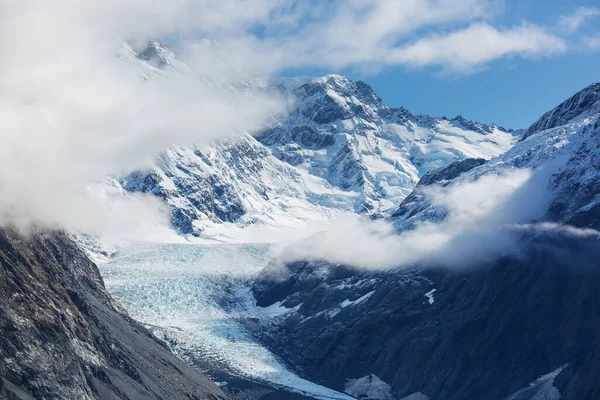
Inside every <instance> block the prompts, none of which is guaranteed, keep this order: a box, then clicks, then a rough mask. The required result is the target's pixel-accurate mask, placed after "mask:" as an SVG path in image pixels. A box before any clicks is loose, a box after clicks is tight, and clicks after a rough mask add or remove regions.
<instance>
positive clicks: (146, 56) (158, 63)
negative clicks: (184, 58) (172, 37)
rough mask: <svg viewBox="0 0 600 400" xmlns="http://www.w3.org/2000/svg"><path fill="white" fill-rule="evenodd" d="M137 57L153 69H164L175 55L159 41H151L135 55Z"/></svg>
mask: <svg viewBox="0 0 600 400" xmlns="http://www.w3.org/2000/svg"><path fill="white" fill-rule="evenodd" d="M137 57H138V58H139V59H141V60H144V61H146V62H147V63H148V64H150V65H152V66H153V67H155V68H164V67H165V66H167V65H170V64H171V61H172V60H173V59H174V58H175V54H173V52H172V51H171V50H170V49H169V48H168V47H167V46H166V45H164V44H163V43H162V42H161V41H160V40H158V39H151V40H150V41H149V42H148V43H147V44H146V46H145V47H144V48H143V49H142V50H141V51H140V52H138V53H137Z"/></svg>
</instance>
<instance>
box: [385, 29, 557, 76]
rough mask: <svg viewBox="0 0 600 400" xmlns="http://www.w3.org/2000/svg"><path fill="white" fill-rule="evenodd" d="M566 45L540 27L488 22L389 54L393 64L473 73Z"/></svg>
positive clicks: (543, 54)
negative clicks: (501, 27) (500, 27)
mask: <svg viewBox="0 0 600 400" xmlns="http://www.w3.org/2000/svg"><path fill="white" fill-rule="evenodd" d="M566 48H567V46H566V44H565V42H564V41H563V40H562V39H560V38H559V37H557V36H555V35H552V34H550V33H547V32H546V31H544V30H543V29H541V28H539V27H537V26H533V25H524V26H520V27H516V28H511V29H506V30H497V29H496V28H494V27H492V26H490V25H488V24H475V25H471V26H469V27H468V28H466V29H463V30H459V31H456V32H452V33H450V34H448V35H444V36H441V35H433V36H431V37H427V38H424V39H420V40H418V41H417V42H415V43H412V44H409V45H407V46H405V47H402V48H398V49H395V50H394V51H391V52H390V53H389V55H388V56H387V57H388V62H389V63H391V64H395V63H401V64H407V65H410V66H416V67H423V66H427V65H439V66H442V67H445V68H447V69H449V70H452V71H454V72H469V71H473V70H475V69H477V68H479V67H481V66H483V65H485V64H487V63H489V62H491V61H494V60H497V59H500V58H503V57H507V56H522V57H539V56H547V55H552V54H555V53H561V52H564V51H565V50H566Z"/></svg>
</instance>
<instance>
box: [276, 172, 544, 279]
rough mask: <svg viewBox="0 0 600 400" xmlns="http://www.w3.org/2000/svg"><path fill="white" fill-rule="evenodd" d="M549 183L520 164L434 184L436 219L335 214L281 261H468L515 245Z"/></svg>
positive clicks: (370, 265)
mask: <svg viewBox="0 0 600 400" xmlns="http://www.w3.org/2000/svg"><path fill="white" fill-rule="evenodd" d="M547 183H548V174H547V173H543V172H541V173H540V172H538V173H536V174H534V173H533V172H532V171H531V170H528V169H522V170H512V171H508V172H506V173H503V174H499V175H484V176H482V177H480V178H479V179H477V180H475V181H470V182H462V183H459V184H455V185H452V186H450V187H446V188H441V187H431V188H429V189H428V190H427V195H428V197H429V198H430V199H431V201H432V203H433V204H434V205H435V207H442V208H444V209H445V210H447V212H448V216H447V217H446V218H445V219H444V220H442V221H441V222H422V223H420V224H419V225H417V226H416V228H415V229H414V230H410V231H405V232H402V233H401V234H397V233H396V232H395V230H394V228H393V226H392V225H390V224H389V223H387V222H384V221H370V220H366V219H358V218H351V219H343V220H337V221H334V222H333V223H332V224H331V226H330V227H329V228H328V229H326V230H324V231H323V232H321V233H320V234H317V235H314V236H311V237H309V238H307V239H305V240H304V241H302V242H300V243H298V244H295V245H293V246H291V247H289V248H287V249H286V250H285V251H284V252H283V253H282V255H281V256H280V260H281V261H283V262H289V261H295V260H306V259H316V260H324V261H327V262H330V263H332V264H337V263H340V264H345V265H351V266H355V267H360V268H367V269H377V268H380V269H387V268H399V267H414V266H416V265H430V264H431V265H436V266H439V265H444V266H447V267H465V266H468V265H471V264H475V263H479V262H482V261H485V260H488V259H494V258H496V257H498V256H501V255H504V254H506V253H508V252H511V251H513V250H514V249H515V248H516V247H517V245H518V242H519V234H520V232H522V231H523V230H525V229H529V228H527V227H522V228H519V229H517V228H516V226H519V227H520V226H521V225H520V224H527V223H529V222H530V221H531V220H532V219H535V218H538V217H540V216H541V214H543V213H544V210H546V207H545V205H546V204H545V202H546V201H547V200H546V198H547V196H546V193H547V192H546V190H545V188H546V186H547ZM531 226H532V225H529V227H531ZM540 229H549V227H548V226H543V227H541V228H540Z"/></svg>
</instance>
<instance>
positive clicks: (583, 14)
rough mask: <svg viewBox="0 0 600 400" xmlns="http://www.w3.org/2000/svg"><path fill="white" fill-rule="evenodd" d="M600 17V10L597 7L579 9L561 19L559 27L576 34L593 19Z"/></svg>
mask: <svg viewBox="0 0 600 400" xmlns="http://www.w3.org/2000/svg"><path fill="white" fill-rule="evenodd" d="M597 17H600V8H597V7H579V8H578V9H577V10H575V12H574V13H573V14H571V15H563V16H561V17H560V21H559V25H560V27H561V28H562V29H564V30H565V31H566V32H568V33H574V32H577V31H578V30H579V28H580V27H581V26H582V25H583V24H585V23H586V22H588V21H589V20H591V19H593V18H597Z"/></svg>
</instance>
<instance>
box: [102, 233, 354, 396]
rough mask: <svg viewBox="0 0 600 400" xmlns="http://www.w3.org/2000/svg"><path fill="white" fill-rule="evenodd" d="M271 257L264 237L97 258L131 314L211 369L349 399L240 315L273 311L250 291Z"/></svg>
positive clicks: (141, 246) (129, 249)
mask: <svg viewBox="0 0 600 400" xmlns="http://www.w3.org/2000/svg"><path fill="white" fill-rule="evenodd" d="M270 258H271V250H270V246H269V245H265V244H217V245H202V244H149V243H136V244H134V243H130V244H127V245H125V246H122V247H118V248H117V251H116V253H115V254H114V255H113V256H112V257H110V258H108V259H107V260H106V262H104V263H99V264H98V265H99V268H100V271H101V273H102V275H103V277H104V281H105V284H106V287H107V289H108V290H109V291H110V293H111V294H112V296H114V297H115V299H117V300H118V301H119V303H120V304H121V305H122V306H123V307H124V308H125V309H126V311H127V312H128V314H129V315H130V316H131V317H132V318H134V319H135V320H137V321H140V322H141V323H143V324H144V325H146V326H147V327H149V328H150V330H151V331H152V332H153V333H154V334H155V335H156V336H157V337H159V338H162V339H163V340H165V341H167V342H168V343H169V344H170V346H171V349H172V350H173V352H175V353H176V354H177V355H179V356H180V357H181V358H183V359H184V360H186V361H188V362H189V363H190V364H192V365H197V366H199V367H200V368H202V369H203V372H205V373H206V374H207V375H208V376H211V377H214V378H219V375H214V374H215V373H218V372H219V371H228V372H229V373H230V374H231V375H233V376H241V377H244V378H246V379H248V380H250V381H255V382H259V383H263V384H267V385H269V386H271V387H274V388H281V389H283V390H286V391H290V392H294V393H299V394H302V395H305V396H310V397H312V398H315V399H323V400H329V399H335V400H348V399H351V397H349V396H347V395H346V394H343V393H340V392H336V391H334V390H332V389H328V388H326V387H323V386H320V385H318V384H315V383H312V382H310V381H308V380H305V379H302V378H301V377H299V376H298V375H296V374H295V373H294V372H292V371H291V370H289V369H288V368H287V367H286V366H285V364H284V363H283V362H282V361H281V360H280V359H279V358H278V357H277V356H276V355H274V354H273V353H272V352H270V351H269V350H268V349H267V348H266V347H264V346H262V345H261V344H259V343H258V342H257V341H256V340H255V339H254V338H253V337H252V335H251V334H250V332H248V331H247V330H246V329H245V327H244V325H243V323H242V322H238V319H239V318H241V317H244V318H262V317H264V318H272V317H273V316H274V315H273V314H272V313H270V310H268V309H263V308H261V307H256V305H255V304H254V301H253V298H252V294H251V293H250V285H251V282H252V279H253V278H254V276H256V275H257V274H258V272H259V271H260V270H261V269H262V268H263V267H264V266H265V265H266V263H267V262H268V261H269V260H270ZM271 311H272V310H271ZM276 314H280V313H276ZM200 363H201V364H200ZM215 381H217V382H218V381H219V379H215ZM221 384H222V385H225V387H226V385H227V383H226V382H222V381H221Z"/></svg>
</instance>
